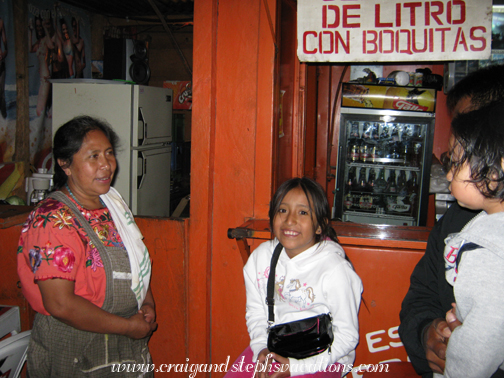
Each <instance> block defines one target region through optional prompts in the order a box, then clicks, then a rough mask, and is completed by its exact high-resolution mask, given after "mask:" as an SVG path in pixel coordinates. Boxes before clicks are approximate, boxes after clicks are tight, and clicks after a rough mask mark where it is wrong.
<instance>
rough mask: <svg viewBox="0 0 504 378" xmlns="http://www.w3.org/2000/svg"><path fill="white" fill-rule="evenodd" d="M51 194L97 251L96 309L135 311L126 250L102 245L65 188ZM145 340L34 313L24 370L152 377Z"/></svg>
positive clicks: (37, 376) (70, 376)
mask: <svg viewBox="0 0 504 378" xmlns="http://www.w3.org/2000/svg"><path fill="white" fill-rule="evenodd" d="M50 197H52V198H54V199H56V200H58V201H60V202H62V203H64V204H65V205H67V206H68V207H69V208H70V209H71V210H72V212H73V213H74V216H75V218H76V219H77V221H78V222H79V223H80V224H81V225H82V226H83V227H84V229H85V231H86V233H87V234H88V235H89V237H90V239H91V242H92V243H93V245H94V246H95V247H96V248H97V249H98V251H99V252H100V257H101V260H102V262H103V267H104V269H105V273H106V277H107V278H106V291H105V300H104V302H103V305H102V307H101V308H102V309H103V310H105V311H107V312H110V313H112V314H115V315H118V316H121V317H124V318H129V317H131V316H133V315H135V314H136V313H137V312H138V304H137V300H136V298H135V295H134V293H133V291H132V290H131V274H130V273H131V268H130V262H129V258H128V253H127V251H125V250H124V249H122V248H117V247H105V246H104V245H103V243H102V242H101V240H100V239H99V238H98V236H97V235H96V233H95V232H94V231H93V229H92V228H91V226H90V225H89V223H88V222H87V221H86V219H85V218H84V216H83V215H82V214H81V212H80V211H79V209H78V208H77V206H75V204H74V203H73V202H72V201H71V200H70V199H69V198H68V197H67V196H66V195H65V194H64V193H62V192H54V193H51V195H50ZM148 339H149V338H148V337H146V338H144V339H141V340H134V339H131V338H129V337H127V336H121V335H115V334H99V333H92V332H87V331H80V330H78V329H76V328H74V327H71V326H69V325H66V324H64V323H62V322H60V321H59V320H57V319H55V318H53V317H52V316H46V315H42V314H39V313H37V314H36V315H35V321H34V324H33V330H32V334H31V340H30V345H29V347H28V373H29V375H30V378H47V377H62V378H77V377H93V378H94V377H110V376H113V377H152V376H153V373H152V372H146V371H152V367H151V366H149V365H150V364H151V363H152V361H151V357H150V354H149V349H148V347H147V342H148ZM117 364H126V365H117ZM138 364H144V366H142V368H143V370H139V368H140V367H139V366H137V365H138ZM148 364H149V365H148ZM113 368H114V371H113ZM134 369H137V370H134ZM128 370H129V371H128ZM132 371H133V372H132Z"/></svg>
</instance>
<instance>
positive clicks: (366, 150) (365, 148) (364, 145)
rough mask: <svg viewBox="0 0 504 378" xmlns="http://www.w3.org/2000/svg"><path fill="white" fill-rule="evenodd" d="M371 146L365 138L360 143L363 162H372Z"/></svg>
mask: <svg viewBox="0 0 504 378" xmlns="http://www.w3.org/2000/svg"><path fill="white" fill-rule="evenodd" d="M369 150H370V146H369V145H368V144H367V143H366V141H365V140H363V141H362V143H361V145H360V156H359V158H360V161H362V162H363V163H369V162H370V160H371V159H370V154H369Z"/></svg>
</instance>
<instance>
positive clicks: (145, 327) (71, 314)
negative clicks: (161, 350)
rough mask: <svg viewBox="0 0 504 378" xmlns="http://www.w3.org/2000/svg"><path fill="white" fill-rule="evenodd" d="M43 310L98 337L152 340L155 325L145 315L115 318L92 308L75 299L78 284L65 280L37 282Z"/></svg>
mask: <svg viewBox="0 0 504 378" xmlns="http://www.w3.org/2000/svg"><path fill="white" fill-rule="evenodd" d="M37 284H38V286H39V288H40V292H41V294H42V300H43V303H44V307H45V309H46V310H47V312H49V314H51V315H52V316H53V317H55V318H56V319H58V320H60V321H61V322H63V323H65V324H67V325H69V326H71V327H74V328H76V329H79V330H81V331H88V332H95V333H111V334H118V335H124V336H128V337H130V338H132V339H142V338H144V337H146V336H149V335H150V334H151V333H152V332H153V331H154V330H155V327H156V325H157V324H156V322H155V321H153V322H148V321H146V320H145V319H144V314H143V313H141V312H138V313H137V314H135V315H133V316H132V317H130V318H123V317H120V316H117V315H113V314H111V313H109V312H107V311H104V310H102V309H101V308H99V307H98V306H96V305H94V304H92V303H91V302H89V301H88V300H87V299H84V298H83V297H80V296H78V295H75V293H74V288H75V284H74V282H73V281H69V280H66V279H59V278H54V279H48V280H44V281H41V280H39V281H37Z"/></svg>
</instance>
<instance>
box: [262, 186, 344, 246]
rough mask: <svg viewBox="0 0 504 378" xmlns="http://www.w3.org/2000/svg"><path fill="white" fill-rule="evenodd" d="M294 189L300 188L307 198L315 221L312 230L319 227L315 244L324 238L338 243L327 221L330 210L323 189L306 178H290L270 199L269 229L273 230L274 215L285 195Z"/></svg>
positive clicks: (334, 232)
mask: <svg viewBox="0 0 504 378" xmlns="http://www.w3.org/2000/svg"><path fill="white" fill-rule="evenodd" d="M295 188H301V189H302V190H303V192H304V193H305V195H306V198H308V203H309V205H310V210H311V212H312V214H313V216H314V218H315V221H316V223H315V224H314V225H313V227H314V229H316V228H317V227H320V230H321V233H320V234H315V242H316V243H318V242H319V241H321V240H324V239H325V238H329V239H331V240H333V241H335V242H338V238H337V236H336V231H334V229H333V228H332V227H331V224H330V223H329V220H330V219H331V210H330V207H329V202H328V201H327V197H326V194H325V192H324V189H323V188H322V186H321V185H320V184H319V183H317V182H316V181H314V180H312V179H310V178H308V177H302V178H299V177H295V178H291V179H289V180H287V181H285V182H284V183H282V185H280V187H279V188H278V190H277V191H276V192H275V194H274V195H273V198H272V199H271V202H270V208H269V213H268V215H269V219H270V227H271V229H272V230H273V220H274V218H275V215H276V214H277V213H278V209H279V208H280V204H281V203H282V200H283V199H284V197H285V196H286V195H287V193H289V192H290V191H291V190H292V189H295ZM312 207H313V208H312Z"/></svg>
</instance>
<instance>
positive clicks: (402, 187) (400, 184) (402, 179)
mask: <svg viewBox="0 0 504 378" xmlns="http://www.w3.org/2000/svg"><path fill="white" fill-rule="evenodd" d="M397 193H398V194H399V195H400V196H402V197H406V196H407V195H408V188H407V186H406V173H405V172H404V171H403V170H401V171H399V177H398V178H397Z"/></svg>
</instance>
